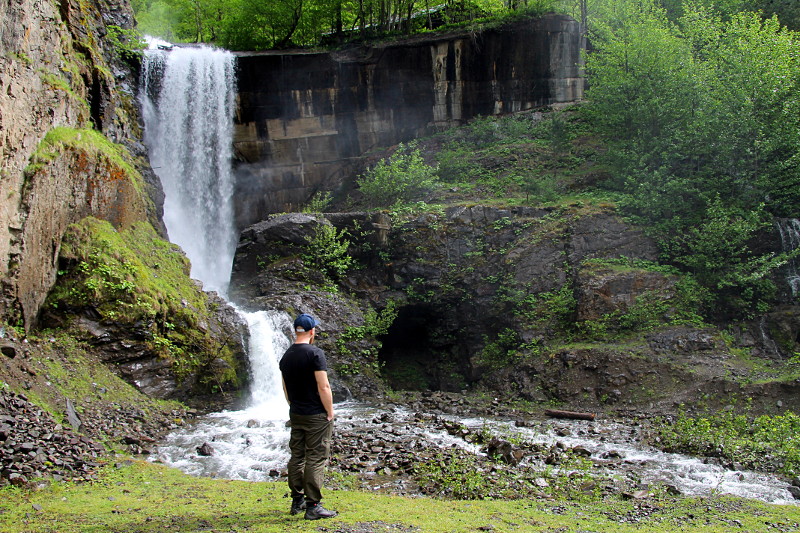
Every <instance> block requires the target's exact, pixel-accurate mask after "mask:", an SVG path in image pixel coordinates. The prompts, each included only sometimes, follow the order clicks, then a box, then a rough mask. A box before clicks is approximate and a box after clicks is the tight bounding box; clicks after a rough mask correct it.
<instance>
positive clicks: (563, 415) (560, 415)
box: [544, 409, 597, 420]
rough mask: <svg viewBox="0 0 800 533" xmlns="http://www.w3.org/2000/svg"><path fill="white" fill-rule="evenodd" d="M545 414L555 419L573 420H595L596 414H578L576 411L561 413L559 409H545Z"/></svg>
mask: <svg viewBox="0 0 800 533" xmlns="http://www.w3.org/2000/svg"><path fill="white" fill-rule="evenodd" d="M544 414H546V415H547V416H552V417H553V418H571V419H573V420H594V417H595V416H597V415H596V414H595V413H576V412H574V411H559V410H557V409H545V410H544Z"/></svg>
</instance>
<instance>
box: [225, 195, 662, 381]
mask: <svg viewBox="0 0 800 533" xmlns="http://www.w3.org/2000/svg"><path fill="white" fill-rule="evenodd" d="M330 223H333V224H334V226H336V227H337V228H338V231H346V232H347V234H348V235H349V236H350V238H351V239H352V241H353V242H352V244H351V249H350V254H351V255H352V256H353V257H354V258H355V259H356V260H357V263H358V266H357V268H355V269H353V270H352V271H351V272H350V273H349V274H348V275H347V276H345V277H344V278H343V279H342V280H341V281H340V285H341V286H342V287H343V288H344V289H345V291H343V292H340V293H337V294H334V295H330V294H329V293H326V292H323V291H320V290H319V288H320V287H324V286H325V285H330V283H331V280H329V279H327V278H326V277H325V276H324V274H323V273H320V272H319V271H316V270H313V269H309V268H308V265H307V264H306V263H305V262H306V261H308V257H309V254H312V255H313V254H314V253H315V250H314V249H309V246H308V244H307V243H304V242H303V240H302V238H301V239H299V240H298V239H297V235H298V234H299V235H302V234H308V233H310V232H311V228H312V227H313V226H314V225H322V224H330ZM390 226H391V225H390V222H389V220H388V217H386V216H385V215H382V214H363V213H351V214H337V215H335V216H330V217H329V218H324V217H321V216H316V215H314V216H312V215H301V214H294V215H275V216H273V217H271V218H270V219H268V220H267V221H264V222H261V223H259V224H256V225H253V226H251V227H249V228H247V229H246V230H245V231H244V232H243V233H242V239H241V240H240V244H239V248H238V249H237V254H236V258H235V260H234V271H233V275H232V280H231V289H230V291H231V295H232V297H233V298H234V299H235V300H236V301H238V302H240V303H241V304H242V305H245V306H248V307H253V308H259V309H264V308H266V309H280V310H290V312H292V311H296V310H300V309H303V310H310V311H312V312H316V313H317V314H318V315H319V316H320V317H321V319H322V321H323V331H324V332H325V333H326V335H327V336H330V337H332V338H334V339H336V338H339V337H344V338H345V339H350V338H351V336H350V335H347V331H348V327H351V326H361V325H363V324H364V322H365V318H364V316H365V314H366V313H367V312H368V310H370V309H382V308H384V307H387V306H389V305H390V303H389V302H394V304H393V305H395V306H396V307H395V308H396V310H397V313H398V314H397V317H396V318H395V320H394V323H393V325H392V327H391V328H390V329H389V331H388V332H387V334H386V335H384V336H382V337H381V339H380V340H381V341H382V343H383V347H382V348H381V350H380V356H379V361H378V363H379V364H380V365H383V375H385V376H387V375H388V376H394V377H393V378H392V377H390V383H391V384H392V385H393V386H395V387H396V388H412V389H413V388H417V389H444V390H460V389H462V388H464V387H465V386H468V385H470V384H474V383H476V382H477V381H480V380H483V379H484V377H485V375H486V364H485V362H484V361H482V359H481V356H482V352H483V351H484V350H485V349H486V347H487V345H488V344H490V343H491V340H492V339H495V338H497V337H498V335H503V334H504V333H503V332H505V331H506V330H508V329H511V330H513V332H514V334H515V335H518V336H517V337H515V338H516V340H517V342H519V343H521V344H522V343H529V342H535V339H542V338H545V337H547V336H548V335H551V334H552V332H551V331H550V330H551V329H552V328H553V327H555V326H554V323H552V322H551V321H554V320H558V316H557V315H558V313H561V312H563V313H569V317H562V318H569V319H570V320H574V313H575V307H574V306H573V305H572V304H568V303H565V304H564V305H563V309H561V310H558V311H553V310H552V309H546V308H545V307H542V308H537V307H536V306H537V305H539V304H538V303H536V302H544V301H551V302H556V299H557V298H559V297H563V298H566V299H567V300H568V299H570V298H573V297H579V298H580V304H578V306H579V307H580V308H581V309H582V311H581V312H582V313H584V314H585V315H586V316H587V317H589V316H594V315H605V314H608V313H609V312H613V310H614V309H619V308H624V305H623V304H624V302H620V303H613V302H612V303H609V302H605V301H602V300H601V301H599V302H598V301H596V298H595V295H596V294H597V293H598V291H593V290H590V288H591V287H592V283H593V282H592V281H590V279H589V278H590V277H591V278H592V279H595V277H596V273H593V274H592V275H591V276H590V275H589V274H587V273H586V271H585V270H583V269H582V265H583V264H585V262H586V261H588V260H590V259H596V258H618V257H621V256H627V257H631V258H637V259H650V260H652V259H654V258H655V247H654V245H653V243H652V242H651V241H650V240H649V239H647V238H646V237H644V236H643V235H642V234H641V233H640V232H638V231H637V230H635V229H633V228H631V227H629V226H625V225H624V224H623V223H622V222H620V220H619V219H618V218H617V217H615V216H614V215H613V214H611V213H606V212H602V211H600V212H598V211H596V210H593V209H583V208H574V209H562V210H560V211H559V212H558V213H556V212H554V211H553V210H550V209H535V208H528V207H516V208H508V209H499V208H494V207H485V206H471V207H463V206H456V207H451V208H448V209H447V210H446V211H445V212H444V213H443V214H440V215H437V214H433V213H428V214H425V215H422V216H419V217H418V218H416V219H414V220H410V221H406V222H404V223H401V224H396V225H395V226H393V227H390ZM593 272H594V271H593ZM582 273H583V274H582ZM584 277H585V278H586V279H583V278H584ZM309 280H313V283H312V285H313V288H309V286H308V285H309ZM595 281H596V280H595ZM606 283H608V280H606ZM580 286H586V287H587V289H586V290H585V291H584V292H585V293H586V294H585V296H584V297H581V294H583V293H582V292H581V290H576V288H577V287H580ZM668 286H669V283H667V286H665V285H664V278H663V276H662V277H659V276H655V275H654V276H652V279H651V277H648V276H647V275H643V276H641V278H640V279H638V280H637V281H636V282H635V283H634V287H633V288H631V289H630V291H629V293H628V295H627V301H632V300H635V298H636V296H637V294H639V293H640V292H642V291H647V290H650V291H660V292H664V291H665V290H666V291H667V292H666V295H665V298H669V291H668ZM564 291H566V293H565V292H564ZM573 292H575V295H574V296H573ZM600 292H601V291H600ZM548 298H550V299H551V300H548ZM623 300H624V299H623ZM322 302H325V304H324V305H323V304H322ZM525 305H532V306H533V307H531V308H530V309H529V310H528V311H525V310H524V309H523V306H525ZM547 305H550V306H551V307H556V306H557V303H551V304H547ZM537 309H538V311H537ZM526 313H529V314H526ZM328 317H330V318H328ZM326 320H329V321H330V323H329V324H326ZM365 340H367V341H368V340H370V339H359V341H360V342H363V341H365ZM344 344H345V345H346V344H347V343H346V342H345V343H344ZM377 345H378V344H377V343H375V346H377ZM331 348H332V349H333V350H334V352H333V353H334V354H335V355H333V358H334V360H335V358H336V357H337V356H338V352H340V351H341V345H332V346H331ZM512 348H514V347H513V346H508V347H507V349H512ZM363 349H364V346H359V348H358V349H348V350H347V351H348V352H350V353H355V354H358V353H362V351H363ZM338 363H339V364H344V367H345V368H350V367H351V366H353V365H355V364H356V362H355V361H352V360H351V357H350V356H349V355H348V356H346V357H345V360H344V361H342V360H339V361H338ZM363 377H364V376H363V375H361V374H359V378H363ZM342 378H343V379H344V381H346V382H347V381H348V379H350V378H349V377H348V376H347V375H344V376H342ZM392 379H395V380H396V381H395V382H393V383H392ZM364 388H366V390H375V387H372V388H370V387H368V386H366V385H364V384H359V386H356V387H354V388H353V392H354V394H356V395H358V393H359V391H360V390H361V389H364Z"/></svg>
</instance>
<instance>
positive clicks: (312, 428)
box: [280, 314, 337, 520]
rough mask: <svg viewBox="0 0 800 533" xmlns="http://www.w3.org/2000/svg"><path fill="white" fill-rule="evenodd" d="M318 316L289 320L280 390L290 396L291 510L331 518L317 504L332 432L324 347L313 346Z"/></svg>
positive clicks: (293, 512)
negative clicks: (292, 336) (292, 340)
mask: <svg viewBox="0 0 800 533" xmlns="http://www.w3.org/2000/svg"><path fill="white" fill-rule="evenodd" d="M317 326H319V322H317V321H316V319H315V318H314V317H312V316H311V315H307V314H302V315H300V316H298V317H297V319H295V321H294V331H295V334H296V335H297V339H296V340H295V343H294V344H293V345H291V346H290V347H289V349H288V350H286V353H284V354H283V357H282V358H281V362H280V369H281V374H282V375H283V392H284V394H285V395H286V401H288V402H289V420H290V421H291V424H292V432H291V436H290V437H289V450H290V451H291V454H292V456H291V458H290V459H289V466H288V470H289V489H290V490H291V492H292V507H291V510H290V512H291V514H297V513H299V512H300V511H302V510H305V512H306V514H305V518H306V520H317V519H319V518H331V517H333V516H336V515H337V513H336V511H329V510H328V509H325V508H324V507H322V503H321V502H322V492H321V489H322V479H323V476H324V473H325V463H326V462H327V460H328V456H329V455H330V446H331V436H332V434H333V394H332V393H331V386H330V383H329V382H328V363H327V361H326V360H325V352H323V351H322V350H321V349H319V348H317V347H316V346H313V343H314V338H315V337H316V329H317Z"/></svg>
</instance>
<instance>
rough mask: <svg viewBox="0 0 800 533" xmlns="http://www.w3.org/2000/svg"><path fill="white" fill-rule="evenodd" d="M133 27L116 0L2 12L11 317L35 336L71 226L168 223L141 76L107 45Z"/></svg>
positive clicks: (0, 66)
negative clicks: (161, 209)
mask: <svg viewBox="0 0 800 533" xmlns="http://www.w3.org/2000/svg"><path fill="white" fill-rule="evenodd" d="M132 24H133V16H132V13H131V11H130V9H129V7H128V5H127V4H126V3H123V4H119V3H117V2H107V1H105V0H95V1H92V2H79V1H77V0H61V1H58V2H11V3H8V2H7V3H4V4H3V5H2V6H0V42H2V49H3V51H4V53H3V54H2V56H0V132H2V141H1V142H0V161H1V162H2V173H1V174H0V183H2V189H3V191H4V193H3V195H2V199H0V268H1V269H2V273H3V297H2V299H0V314H2V315H4V316H7V317H9V320H10V321H19V322H20V323H21V324H22V325H24V327H25V328H26V329H28V328H30V327H31V326H32V325H34V324H35V322H36V317H37V314H38V312H39V307H40V306H41V304H42V302H43V301H44V298H45V296H46V295H47V292H48V291H49V289H50V288H51V287H52V285H53V283H54V281H55V275H56V259H57V257H58V250H59V246H60V238H61V235H62V234H63V233H64V230H65V229H66V227H67V226H68V225H69V224H71V223H73V222H77V221H78V220H80V219H81V218H83V217H85V216H87V215H94V216H98V217H100V218H104V219H107V220H111V221H113V222H114V223H115V224H116V225H117V226H119V227H126V226H127V225H129V224H130V223H131V222H132V221H134V220H141V219H144V218H147V217H149V218H150V220H151V222H153V223H155V224H158V222H157V221H158V207H157V205H156V204H157V202H156V203H154V202H153V201H152V200H151V198H156V199H157V198H158V194H157V192H156V189H155V186H154V185H153V184H154V180H153V179H152V176H151V174H150V172H148V170H147V167H146V165H142V164H140V162H139V161H137V160H136V159H135V156H141V155H142V151H141V146H140V144H139V143H138V140H137V139H138V137H139V135H140V132H139V126H138V124H137V120H136V109H135V102H134V88H135V83H136V78H135V74H134V72H133V71H132V70H131V67H130V66H128V65H127V64H126V63H125V62H124V61H121V60H120V59H121V58H120V51H119V50H118V49H116V48H114V46H112V45H111V44H110V39H108V38H107V35H108V33H109V31H123V30H124V29H129V28H131V27H132ZM99 133H102V135H99ZM114 143H120V144H114ZM123 144H124V145H127V147H128V148H130V149H132V151H131V150H128V149H125V148H123V146H122V145H123Z"/></svg>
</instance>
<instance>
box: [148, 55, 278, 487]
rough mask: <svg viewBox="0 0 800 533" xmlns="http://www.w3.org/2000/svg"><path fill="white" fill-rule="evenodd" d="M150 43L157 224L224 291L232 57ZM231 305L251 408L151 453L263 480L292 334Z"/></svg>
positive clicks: (204, 471) (197, 468)
mask: <svg viewBox="0 0 800 533" xmlns="http://www.w3.org/2000/svg"><path fill="white" fill-rule="evenodd" d="M158 45H160V46H158ZM151 48H153V49H151V50H148V51H147V52H146V53H145V57H144V61H143V64H142V77H141V81H140V95H141V96H140V104H141V108H142V115H143V117H144V123H145V135H144V137H145V144H146V145H147V148H148V151H149V154H150V163H151V165H152V166H153V169H154V170H155V172H156V174H157V175H158V177H159V178H160V179H161V184H162V186H163V188H164V194H165V200H164V223H165V224H166V226H167V231H168V232H169V236H170V240H171V241H172V242H174V243H176V244H178V245H179V246H180V247H181V248H182V249H183V250H184V251H185V252H186V255H187V256H188V257H189V260H190V261H191V263H192V271H191V275H192V277H194V278H196V279H199V280H200V281H201V282H203V287H204V289H205V290H210V291H211V290H213V291H217V292H219V293H220V294H221V295H222V296H223V297H225V296H226V294H227V289H228V282H229V279H230V273H231V266H232V262H233V254H234V251H235V248H236V242H237V238H238V233H237V231H236V227H235V224H234V217H233V204H232V197H233V173H232V170H231V157H232V140H233V139H232V137H233V113H234V103H235V93H236V88H235V78H234V69H235V65H234V57H233V55H232V54H231V53H230V52H227V51H224V50H219V49H214V48H209V47H197V48H195V47H193V48H178V47H172V46H171V45H168V44H167V43H163V42H154V43H153V45H152V46H151ZM238 312H239V314H240V315H241V316H242V318H243V319H244V320H245V321H246V322H247V325H248V327H249V328H250V347H249V348H250V349H249V357H250V367H251V371H252V384H251V398H250V405H249V407H248V408H246V409H244V410H241V411H223V412H221V413H213V414H211V415H208V416H206V417H203V418H202V419H201V420H199V421H198V423H197V424H195V425H193V426H192V427H187V428H184V429H182V430H179V431H176V432H174V433H171V434H170V435H169V436H167V438H166V439H165V441H164V442H163V443H162V445H161V446H160V447H159V452H158V457H157V458H158V459H159V460H161V461H163V462H164V463H166V464H170V465H172V466H175V467H178V468H181V469H183V470H184V471H186V472H189V473H193V474H197V475H209V476H222V477H229V478H238V479H250V480H256V479H264V478H266V477H267V473H268V472H269V471H270V470H274V469H277V468H280V467H281V466H282V465H285V463H286V460H287V459H288V453H287V447H286V443H287V441H288V438H289V437H288V430H287V429H286V427H285V420H286V417H287V415H288V407H287V404H286V400H285V398H284V397H283V387H282V386H281V375H280V370H279V369H278V359H279V357H280V355H281V354H282V353H283V352H284V351H285V350H286V348H288V346H289V344H290V343H291V340H290V337H289V336H288V335H287V333H286V332H288V331H289V330H291V318H290V317H289V315H287V314H286V313H282V312H275V311H258V312H255V313H245V312H242V311H241V310H239V311H238ZM204 442H211V443H212V444H211V445H212V447H213V448H214V454H213V456H212V457H202V458H201V457H198V456H196V455H195V454H194V450H195V449H196V448H197V447H198V446H199V445H201V444H203V443H204Z"/></svg>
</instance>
